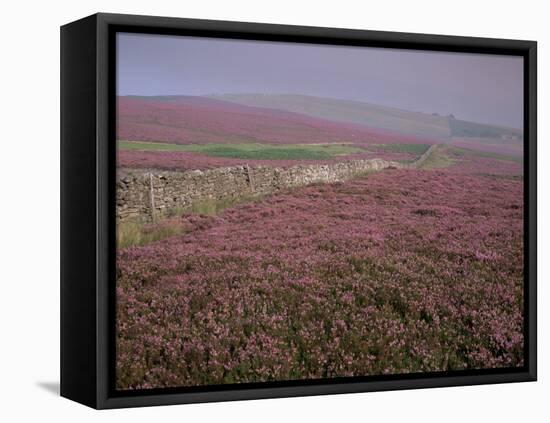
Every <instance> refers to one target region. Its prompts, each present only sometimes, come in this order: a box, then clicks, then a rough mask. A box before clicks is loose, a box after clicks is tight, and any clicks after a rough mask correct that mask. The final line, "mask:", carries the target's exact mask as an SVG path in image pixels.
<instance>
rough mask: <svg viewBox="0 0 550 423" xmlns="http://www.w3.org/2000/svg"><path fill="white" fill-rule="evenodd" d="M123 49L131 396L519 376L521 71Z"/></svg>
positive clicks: (395, 59) (278, 46)
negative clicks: (456, 375) (314, 382)
mask: <svg viewBox="0 0 550 423" xmlns="http://www.w3.org/2000/svg"><path fill="white" fill-rule="evenodd" d="M117 37H118V38H117V55H118V56H117V125H116V126H117V127H116V131H117V140H116V142H117V175H118V178H119V181H117V186H118V187H119V189H120V190H121V191H120V192H121V195H120V196H117V211H118V210H119V209H118V207H120V209H121V210H122V212H121V213H119V214H117V216H118V218H119V219H120V221H118V222H117V253H116V378H115V379H116V388H117V389H119V390H135V389H152V388H174V387H199V386H202V387H204V386H208V385H221V384H244V383H258V382H273V381H277V382H284V381H296V380H306V379H308V380H311V379H327V378H329V379H330V378H340V377H355V376H382V375H402V374H407V373H428V372H445V371H468V372H470V371H472V370H477V369H503V368H516V367H520V366H522V365H523V363H524V338H523V333H524V327H523V324H524V309H523V305H524V192H523V189H524V188H523V187H524V178H523V146H524V140H523V128H522V125H523V122H524V110H523V97H524V93H523V86H524V84H523V80H524V78H523V69H524V65H523V58H522V57H519V56H512V55H507V56H499V55H494V54H462V53H452V52H434V51H420V50H399V49H385V48H367V47H353V46H336V45H334V46H327V45H315V44H307V43H281V42H261V41H254V40H224V39H215V38H202V37H180V36H178V37H175V36H151V35H147V34H124V33H120V34H118V36H117ZM374 158H378V159H384V160H386V161H389V162H392V163H387V162H386V163H384V166H380V167H379V168H382V167H384V169H383V170H379V171H376V172H371V173H362V174H359V173H358V172H359V170H357V169H365V167H361V168H360V167H354V168H353V169H355V170H353V171H352V172H350V173H346V174H345V175H344V173H338V175H344V176H337V177H332V176H330V175H332V174H333V173H334V172H332V173H331V172H330V171H329V170H327V169H334V168H337V167H340V168H344V167H345V168H348V167H349V166H343V165H339V164H338V165H335V166H332V165H333V164H335V163H340V162H345V161H349V160H357V159H362V160H368V159H374ZM376 163H381V162H380V161H378V162H376ZM320 164H323V165H324V166H318V165H320ZM296 165H300V167H299V168H296V169H288V168H292V167H294V166H296ZM325 165H326V166H325ZM231 166H240V167H241V169H245V168H246V169H247V171H246V175H247V176H246V180H245V179H244V177H242V178H241V179H238V178H239V177H238V176H235V175H241V173H232V172H231V171H232V170H235V169H225V170H223V171H219V172H202V170H205V169H214V168H220V167H231ZM269 166H271V167H278V168H285V169H283V170H281V169H278V170H275V171H272V172H271V173H273V175H275V176H273V179H270V180H269V181H273V182H265V181H264V179H265V178H262V179H260V182H258V181H257V180H256V181H255V178H254V175H258V174H259V168H260V167H261V168H265V167H269ZM250 169H252V171H251V172H250ZM297 169H298V170H299V169H301V170H300V171H298V170H297ZM370 169H371V170H372V167H371V168H370ZM167 171H170V172H167ZM177 172H189V173H187V174H186V175H180V174H178V173H177ZM212 174H216V175H218V174H219V175H225V176H221V177H223V178H225V177H227V178H229V179H228V184H232V185H228V187H229V186H230V187H235V186H239V187H244V188H242V189H243V190H244V191H243V190H241V191H239V192H238V193H237V194H235V192H234V191H231V189H232V188H231V189H229V188H228V189H227V190H226V189H225V188H222V189H217V188H219V187H220V185H221V184H220V183H219V180H217V179H216V180H215V182H212V181H213V179H208V178H213V177H212V176H211V175H212ZM334 174H336V173H334ZM174 175H177V177H174ZM243 175H244V174H243ZM284 175H286V176H284ZM288 175H291V176H292V177H293V178H298V177H299V176H297V175H308V176H307V178H306V177H302V179H300V180H299V181H298V182H299V183H296V184H292V183H291V182H288V181H290V180H291V179H290V177H289V176H288ZM311 175H314V177H310V176H311ZM327 175H328V176H327ZM283 176H284V177H283ZM329 176H330V177H329ZM258 179H259V178H258ZM266 180H267V179H266ZM319 180H323V181H333V182H331V183H328V182H325V183H312V181H319ZM144 181H148V182H146V183H145V182H144ZM170 181H175V182H170ZM178 181H179V182H178ZM181 181H191V182H185V183H186V184H187V183H189V186H187V185H185V187H184V189H173V188H174V186H171V185H170V184H171V183H172V184H178V183H180V184H181V183H182V182H181ZM236 181H237V182H239V181H240V182H239V183H238V184H237V182H236ZM285 181H286V182H285ZM334 181H337V182H334ZM302 182H303V183H302ZM155 183H157V185H156V186H154V184H155ZM146 184H148V185H146ZM201 184H204V186H206V188H205V189H202V187H203V185H201ZM285 184H286V185H285ZM265 186H268V187H269V188H273V187H274V188H273V189H266V190H260V189H256V188H257V187H260V188H261V189H263V188H264V187H265ZM289 186H292V188H290V187H289ZM136 187H137V188H136ZM212 187H214V188H216V189H213V188H212ZM224 187H225V186H224ZM177 188H182V187H181V186H178V187H177ZM132 189H134V191H132ZM123 190H124V191H123ZM197 193H199V194H201V195H202V197H201V196H200V195H199V194H197ZM155 195H157V196H162V198H159V199H158V200H160V201H157V202H155V201H154V200H155ZM199 197H200V198H199ZM236 197H238V198H236ZM241 197H242V198H241ZM136 199H139V200H136ZM136 201H137V203H138V204H137V205H136V204H135V203H136ZM170 208H171V209H170ZM136 210H138V211H136ZM140 213H141V215H140ZM136 215H138V217H139V218H141V220H136V221H131V220H130V218H131V217H135V216H136ZM124 219H127V220H124Z"/></svg>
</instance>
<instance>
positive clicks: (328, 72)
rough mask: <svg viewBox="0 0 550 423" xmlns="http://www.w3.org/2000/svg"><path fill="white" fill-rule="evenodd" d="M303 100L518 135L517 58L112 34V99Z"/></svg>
mask: <svg viewBox="0 0 550 423" xmlns="http://www.w3.org/2000/svg"><path fill="white" fill-rule="evenodd" d="M228 93H266V94H306V95H314V96H319V97H331V98H340V99H349V100H358V101H364V102H368V103H374V104H380V105H384V106H391V107H397V108H401V109H406V110H412V111H421V112H427V113H433V112H436V113H440V114H445V115H446V114H450V113H453V114H454V115H455V116H456V118H458V119H464V120H470V121H474V122H483V123H492V124H498V125H504V126H511V127H516V128H522V127H523V59H522V58H521V57H515V56H497V55H482V54H463V53H441V52H426V51H413V50H394V49H381V48H365V47H347V46H326V45H314V44H297V43H276V42H265V41H245V40H227V39H214V38H194V37H181V36H165V35H148V34H124V33H119V34H118V36H117V94H118V95H130V94H132V95H208V94H228Z"/></svg>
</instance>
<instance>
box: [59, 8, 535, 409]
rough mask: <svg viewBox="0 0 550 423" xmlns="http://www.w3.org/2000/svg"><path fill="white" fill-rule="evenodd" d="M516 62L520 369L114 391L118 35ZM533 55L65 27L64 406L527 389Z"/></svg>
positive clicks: (291, 33) (463, 40)
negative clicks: (520, 120) (520, 72)
mask: <svg viewBox="0 0 550 423" xmlns="http://www.w3.org/2000/svg"><path fill="white" fill-rule="evenodd" d="M119 31H120V32H139V33H150V34H172V35H176V34H178V35H195V36H208V37H222V38H235V39H250V40H271V41H286V42H308V43H316V44H334V45H353V46H371V47H387V48H401V49H416V50H433V51H451V52H475V53H489V54H503V55H519V56H522V57H523V58H524V131H525V133H524V134H525V135H524V147H525V155H524V157H525V160H524V166H525V169H524V183H525V190H524V192H525V238H526V239H525V244H524V245H525V258H526V263H525V296H524V299H525V315H524V319H525V324H524V328H525V333H524V335H525V336H524V339H525V348H524V351H525V360H524V363H525V365H524V367H522V368H517V369H491V370H476V371H460V372H458V371H457V372H442V373H426V374H406V375H388V376H373V377H364V378H342V379H332V380H322V381H294V382H274V383H261V384H246V385H225V386H208V387H199V388H173V389H152V390H147V391H143V390H138V391H136V392H128V391H123V392H117V391H116V390H115V389H114V384H113V383H112V381H113V372H114V311H115V309H114V306H115V295H114V289H115V283H114V271H115V268H114V253H115V231H114V225H115V220H114V204H115V201H114V200H115V184H114V177H115V143H114V142H112V140H113V139H114V136H115V129H116V126H115V119H114V111H115V104H116V103H115V101H116V97H115V89H114V84H115V82H116V81H115V57H116V56H115V48H114V46H115V44H114V40H115V38H114V37H115V34H116V32H119ZM536 139H537V44H536V42H534V41H518V40H504V39H488V38H470V37H456V36H441V35H426V34H409V33H397V32H379V31H364V30H349V29H334V28H317V27H302V26H286V25H272V24H256V23H241V22H223V21H210V20H195V19H179V18H164V17H151V16H133V15H118V14H103V13H99V14H95V15H92V16H89V17H86V18H83V19H81V20H78V21H75V22H72V23H70V24H67V25H65V26H63V27H61V395H62V396H63V397H66V398H69V399H71V400H74V401H77V402H80V403H82V404H85V405H88V406H90V407H94V408H97V409H104V408H119V407H135V406H151V405H167V404H183V403H198V402H210V401H230V400H243V399H259V398H277V397H292V396H304V395H322V394H337V393H352V392H369V391H381V390H398V389H416V388H430V387H443V386H458V385H477V384H490V383H504V382H523V381H535V380H536V378H537V342H536V336H537V320H536V316H537V314H536V305H537V304H536V298H537V297H536V290H537V286H536V279H537V276H536V272H537V267H536V260H537V254H536V252H537V251H536V248H537V242H536V238H537V233H536V230H537V221H536V219H537V216H536V211H537V199H536V195H537V189H536V176H537V171H536V166H537V162H536V158H537V153H536V150H537V147H536Z"/></svg>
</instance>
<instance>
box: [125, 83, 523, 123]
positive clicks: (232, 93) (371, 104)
mask: <svg viewBox="0 0 550 423" xmlns="http://www.w3.org/2000/svg"><path fill="white" fill-rule="evenodd" d="M231 95H242V96H244V95H258V96H295V97H311V98H319V99H325V100H337V101H347V102H350V103H360V104H366V105H369V106H376V107H383V108H387V109H393V110H399V111H403V112H408V113H420V114H424V115H428V116H434V117H441V118H451V116H452V119H455V120H461V121H463V122H472V123H477V124H482V125H488V126H494V127H497V128H503V129H515V130H520V131H523V126H521V127H516V126H509V125H502V124H498V123H492V122H484V121H475V120H466V119H461V118H460V117H458V116H457V115H456V114H454V113H450V114H445V113H443V112H422V111H419V110H410V109H404V108H402V107H398V106H390V105H386V104H380V103H373V102H370V101H364V100H354V99H349V98H341V97H326V96H320V95H312V94H300V93H260V92H226V93H209V94H117V97H200V98H212V97H222V96H231ZM227 102H228V103H231V102H230V101H227ZM236 104H237V103H236ZM250 107H258V108H267V107H261V106H250ZM274 109H276V108H274ZM277 110H279V109H277ZM294 113H299V112H294Z"/></svg>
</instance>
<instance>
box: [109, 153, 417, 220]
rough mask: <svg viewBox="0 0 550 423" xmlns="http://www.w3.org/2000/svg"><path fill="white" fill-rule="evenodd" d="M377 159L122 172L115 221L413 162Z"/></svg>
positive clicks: (118, 180) (327, 180)
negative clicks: (179, 170)
mask: <svg viewBox="0 0 550 423" xmlns="http://www.w3.org/2000/svg"><path fill="white" fill-rule="evenodd" d="M411 166H414V164H412V165H404V164H401V163H397V162H389V161H385V160H381V159H373V160H351V161H346V162H340V163H334V164H325V165H298V166H293V167H290V168H285V169H284V168H278V167H256V168H251V167H249V166H248V165H243V166H234V167H224V168H216V169H210V170H204V171H201V170H193V171H185V172H173V171H151V172H143V171H125V172H124V174H120V175H119V176H117V200H116V217H117V221H119V222H120V221H128V220H132V221H141V222H146V221H151V220H154V219H156V218H159V217H163V216H166V215H168V214H170V213H171V212H174V211H175V210H178V211H181V210H185V209H187V208H189V207H191V206H192V205H193V204H194V203H198V202H204V201H207V200H226V199H236V198H240V197H243V196H256V195H264V194H270V193H273V192H276V191H278V190H281V189H284V188H290V187H299V186H304V185H309V184H313V183H318V182H326V183H331V182H339V181H345V180H347V179H350V178H353V177H355V176H358V175H361V174H364V173H368V172H373V171H377V170H381V169H385V168H388V167H397V168H403V167H411Z"/></svg>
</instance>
